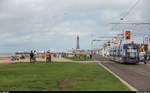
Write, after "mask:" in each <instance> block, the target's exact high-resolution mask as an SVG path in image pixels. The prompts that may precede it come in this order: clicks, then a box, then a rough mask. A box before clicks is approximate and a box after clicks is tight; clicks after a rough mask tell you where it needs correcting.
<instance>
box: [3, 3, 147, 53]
mask: <svg viewBox="0 0 150 93" xmlns="http://www.w3.org/2000/svg"><path fill="white" fill-rule="evenodd" d="M136 1H137V0H0V33H1V34H0V41H1V42H0V53H13V52H16V51H24V50H28V51H29V50H49V49H50V50H53V51H68V50H72V48H73V49H75V48H76V37H77V35H79V37H80V48H81V49H90V39H91V34H93V36H94V38H97V37H98V36H106V35H108V36H112V35H115V34H116V33H121V31H122V30H125V29H131V30H132V31H133V33H134V34H136V36H137V37H136V40H138V42H141V41H142V38H143V35H144V34H147V33H148V32H150V26H149V25H112V24H110V23H111V22H119V21H121V20H120V18H121V17H123V16H124V15H126V14H127V13H128V11H129V10H130V8H131V7H132V6H133V5H134V4H135V2H136ZM149 4H150V0H139V3H138V4H137V6H136V7H135V8H134V9H133V10H132V11H130V13H129V15H128V16H127V17H126V18H125V19H124V20H123V21H126V22H150V12H149V8H150V6H149ZM102 44H103V42H99V43H98V47H101V45H102ZM95 45H96V44H95Z"/></svg>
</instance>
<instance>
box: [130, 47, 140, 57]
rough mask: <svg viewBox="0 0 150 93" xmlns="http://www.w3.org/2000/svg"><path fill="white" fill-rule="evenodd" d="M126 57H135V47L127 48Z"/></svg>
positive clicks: (136, 55) (136, 51) (136, 53)
mask: <svg viewBox="0 0 150 93" xmlns="http://www.w3.org/2000/svg"><path fill="white" fill-rule="evenodd" d="M127 57H128V58H137V57H138V50H137V49H136V48H127Z"/></svg>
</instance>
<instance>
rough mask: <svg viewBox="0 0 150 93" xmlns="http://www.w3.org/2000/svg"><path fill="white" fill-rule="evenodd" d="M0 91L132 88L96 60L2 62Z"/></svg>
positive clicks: (0, 67)
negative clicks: (83, 61) (93, 62)
mask: <svg viewBox="0 0 150 93" xmlns="http://www.w3.org/2000/svg"><path fill="white" fill-rule="evenodd" d="M0 91H130V90H129V89H128V88H127V87H126V86H125V85H124V84H122V83H121V82H120V81H119V80H118V79H117V78H115V77H114V76H113V75H112V74H110V73H109V72H107V71H106V70H105V69H104V68H102V67H101V66H99V65H97V64H80V63H52V64H49V63H48V64H46V63H35V64H32V63H16V64H1V65H0Z"/></svg>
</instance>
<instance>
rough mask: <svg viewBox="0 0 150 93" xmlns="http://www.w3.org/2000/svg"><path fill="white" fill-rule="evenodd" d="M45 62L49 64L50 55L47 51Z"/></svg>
mask: <svg viewBox="0 0 150 93" xmlns="http://www.w3.org/2000/svg"><path fill="white" fill-rule="evenodd" d="M46 62H47V63H48V62H51V54H50V52H49V51H47V53H46Z"/></svg>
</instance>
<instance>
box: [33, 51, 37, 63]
mask: <svg viewBox="0 0 150 93" xmlns="http://www.w3.org/2000/svg"><path fill="white" fill-rule="evenodd" d="M36 57H37V52H36V50H34V57H33V59H34V62H36Z"/></svg>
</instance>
